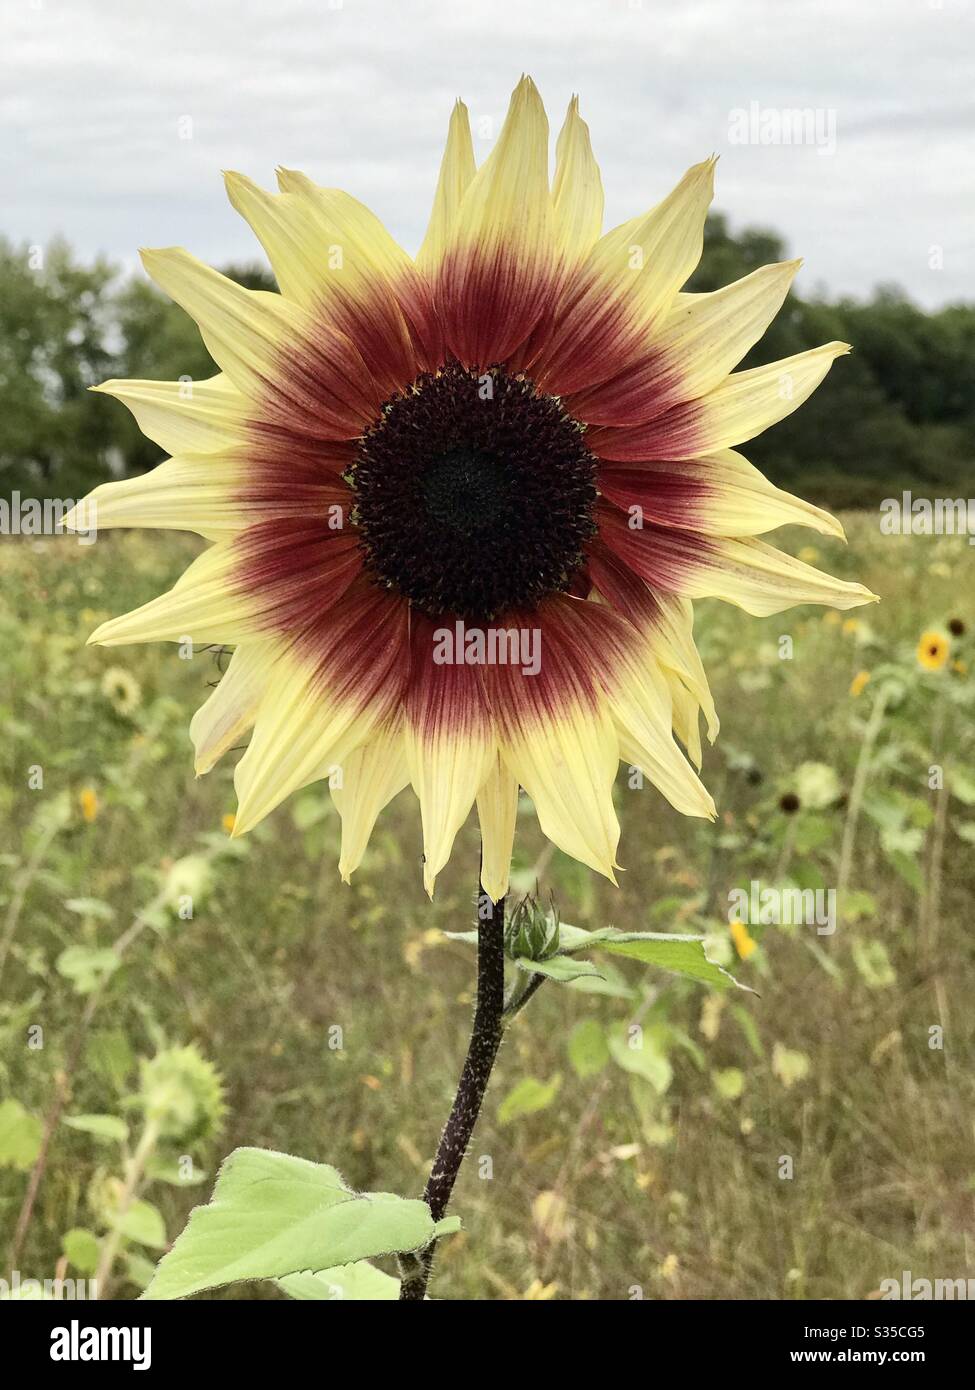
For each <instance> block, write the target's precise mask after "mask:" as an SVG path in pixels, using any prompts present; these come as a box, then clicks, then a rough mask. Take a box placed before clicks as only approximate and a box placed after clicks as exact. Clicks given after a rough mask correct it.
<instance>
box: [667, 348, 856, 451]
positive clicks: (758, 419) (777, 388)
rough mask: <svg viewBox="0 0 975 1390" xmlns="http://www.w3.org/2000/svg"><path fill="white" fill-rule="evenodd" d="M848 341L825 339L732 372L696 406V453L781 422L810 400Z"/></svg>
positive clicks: (736, 440) (846, 349) (716, 448)
mask: <svg viewBox="0 0 975 1390" xmlns="http://www.w3.org/2000/svg"><path fill="white" fill-rule="evenodd" d="M849 351H850V345H849V343H826V344H825V345H824V346H823V347H818V348H811V349H810V350H809V351H808V352H799V353H796V354H795V356H793V357H784V358H782V359H781V360H780V361H778V362H770V363H769V364H768V365H767V366H765V367H752V368H751V369H750V370H749V371H747V372H735V373H734V374H733V375H732V376H729V377H728V378H727V380H726V381H724V382H723V383H722V385H720V386H718V387H716V388H715V390H713V391H712V392H711V393H710V394H709V395H707V396H704V397H703V398H702V399H701V401H700V402H698V404H699V405H700V407H701V409H702V415H701V420H700V423H699V425H698V431H699V439H698V442H697V443H696V445H695V454H696V455H700V454H703V453H714V452H716V451H717V450H719V449H725V448H727V447H728V445H730V444H741V443H743V442H744V441H745V440H747V439H752V438H754V436H755V435H756V434H761V433H762V431H763V430H767V429H768V428H769V426H770V425H774V424H776V423H777V422H778V421H779V420H784V419H785V417H786V416H787V415H791V414H792V412H793V411H794V410H798V408H799V406H801V405H802V403H803V401H806V400H808V399H809V397H810V396H811V395H812V393H813V392H814V391H815V389H816V387H817V386H818V385H819V384H820V382H821V381H822V380H823V378H824V377H825V375H826V373H827V372H828V371H829V369H830V367H831V366H832V365H833V363H834V362H835V361H836V359H837V357H843V356H845V354H846V353H848V352H849Z"/></svg>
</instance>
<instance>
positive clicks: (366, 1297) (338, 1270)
mask: <svg viewBox="0 0 975 1390" xmlns="http://www.w3.org/2000/svg"><path fill="white" fill-rule="evenodd" d="M276 1282H277V1285H278V1288H279V1289H283V1290H284V1292H285V1293H286V1294H288V1295H290V1297H291V1298H300V1299H319V1300H322V1301H326V1302H338V1301H345V1300H347V1301H350V1302H356V1303H378V1302H380V1301H386V1300H391V1299H398V1298H399V1287H400V1284H399V1280H398V1279H394V1278H393V1276H392V1275H391V1274H384V1273H383V1271H382V1270H381V1269H377V1268H376V1266H375V1265H371V1264H370V1263H369V1261H368V1260H357V1261H356V1262H355V1264H349V1265H336V1266H335V1267H334V1268H333V1269H320V1270H318V1272H317V1273H315V1274H312V1273H311V1271H310V1270H305V1271H304V1273H302V1274H288V1275H286V1276H285V1278H284V1279H278V1280H277V1281H276Z"/></svg>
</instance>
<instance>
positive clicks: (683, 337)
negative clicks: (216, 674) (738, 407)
mask: <svg viewBox="0 0 975 1390" xmlns="http://www.w3.org/2000/svg"><path fill="white" fill-rule="evenodd" d="M801 265H802V261H801V260H795V261H781V262H778V263H776V264H774V265H765V266H761V267H760V268H759V269H758V270H754V271H752V273H751V275H746V276H744V278H743V279H741V280H735V281H734V282H733V283H732V284H730V285H725V286H723V287H722V288H721V289H720V290H715V291H714V292H713V293H711V294H682V295H678V297H677V301H676V303H675V304H674V306H673V307H672V308H671V311H670V313H669V314H668V316H667V318H666V319H665V320H664V322H663V324H662V325H661V330H660V335H659V337H658V338H656V339H655V340H654V342H653V352H654V353H655V354H657V355H659V356H660V357H661V358H663V359H666V361H667V364H668V366H669V365H670V364H671V363H672V364H673V366H674V368H675V369H676V370H677V371H678V372H679V373H680V375H681V380H682V386H683V399H684V400H695V399H696V398H697V397H698V396H703V395H704V394H705V392H707V391H710V390H711V389H712V388H713V387H715V386H717V385H718V383H719V382H720V381H721V380H722V378H723V377H725V376H727V375H728V373H729V372H730V371H731V370H732V368H734V367H736V366H737V365H738V363H739V362H740V361H741V359H742V358H743V357H744V356H745V354H746V353H747V352H748V350H749V348H751V347H753V346H754V345H755V343H757V342H758V340H759V338H761V337H762V335H763V334H764V333H765V330H766V329H767V328H768V326H769V324H770V323H771V322H772V320H773V319H774V318H775V316H776V314H777V313H778V312H779V310H780V309H781V307H782V305H783V303H784V302H785V297H786V295H787V294H788V293H789V289H790V286H791V285H792V282H793V280H794V279H795V277H796V272H797V271H798V269H799V267H800V266H801Z"/></svg>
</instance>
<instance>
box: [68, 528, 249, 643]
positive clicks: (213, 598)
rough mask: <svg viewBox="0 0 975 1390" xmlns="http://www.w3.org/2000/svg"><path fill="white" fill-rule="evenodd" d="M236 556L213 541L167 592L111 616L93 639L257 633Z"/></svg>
mask: <svg viewBox="0 0 975 1390" xmlns="http://www.w3.org/2000/svg"><path fill="white" fill-rule="evenodd" d="M237 563H238V556H237V553H236V552H235V550H234V549H233V548H232V547H231V546H230V545H227V544H223V545H215V546H212V547H211V548H210V549H209V550H205V551H204V552H203V554H202V555H199V556H197V558H196V559H195V560H194V561H193V562H192V564H191V565H189V567H188V568H187V569H186V570H185V571H184V573H183V574H182V575H181V577H180V578H179V579H178V580H177V581H176V583H175V584H174V585H173V587H172V588H171V589H170V590H169V592H168V593H166V594H161V595H160V596H159V598H154V599H150V600H149V602H148V603H144V604H143V605H142V607H141V608H136V609H134V610H133V611H132V612H131V613H124V614H123V615H122V616H121V617H118V618H110V619H109V621H108V622H107V623H102V625H101V627H99V628H97V629H96V631H95V632H93V633H92V634H91V636H90V637H89V638H88V643H89V645H92V644H96V645H99V646H103V647H117V646H120V645H122V644H123V643H125V642H181V641H185V640H187V639H189V640H191V641H192V642H194V643H195V644H197V645H200V646H203V645H206V644H208V643H210V642H216V643H220V644H222V643H225V642H226V643H230V644H231V645H235V644H236V643H238V642H241V641H244V640H245V639H246V638H247V637H252V636H254V634H255V632H256V631H257V630H258V629H257V625H256V619H257V616H258V614H257V609H256V606H255V600H254V595H253V594H250V593H248V592H247V591H246V590H245V589H244V588H243V587H242V586H241V585H240V584H239V583H237V582H236V566H237Z"/></svg>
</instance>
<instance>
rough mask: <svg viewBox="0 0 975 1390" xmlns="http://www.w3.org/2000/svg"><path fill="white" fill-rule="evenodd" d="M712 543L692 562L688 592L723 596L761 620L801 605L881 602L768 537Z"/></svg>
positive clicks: (685, 590)
mask: <svg viewBox="0 0 975 1390" xmlns="http://www.w3.org/2000/svg"><path fill="white" fill-rule="evenodd" d="M709 545H710V546H711V547H713V549H712V552H711V555H710V556H709V558H708V559H707V560H706V561H705V562H703V563H701V564H699V565H695V564H694V563H693V562H692V563H691V564H690V565H689V566H688V569H687V573H686V576H685V579H684V582H683V584H682V592H683V593H685V594H686V595H688V596H689V597H691V598H698V597H705V596H709V597H715V598H722V599H725V600H726V601H727V602H728V603H734V604H736V605H737V606H738V607H739V608H743V609H744V610H745V612H746V613H751V614H752V616H753V617H757V618H766V617H768V616H769V615H770V614H772V613H781V612H782V611H783V610H784V609H786V608H792V607H794V606H795V605H796V604H797V603H823V604H828V605H829V606H830V607H832V608H857V607H859V606H860V604H862V603H876V602H877V601H878V600H877V595H876V594H872V593H871V592H870V590H869V589H867V588H865V587H864V586H863V585H862V584H856V583H850V582H848V581H847V580H844V579H836V578H834V576H833V575H831V574H825V573H824V572H823V571H822V570H817V569H814V568H813V567H812V565H807V564H804V563H803V562H802V561H801V560H796V559H793V557H792V556H791V555H786V554H785V553H784V552H783V551H781V550H776V549H775V547H774V546H771V545H767V544H766V543H765V542H764V541H759V540H751V539H746V540H737V539H732V540H722V539H716V540H712V541H709Z"/></svg>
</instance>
